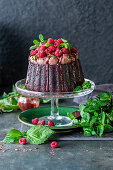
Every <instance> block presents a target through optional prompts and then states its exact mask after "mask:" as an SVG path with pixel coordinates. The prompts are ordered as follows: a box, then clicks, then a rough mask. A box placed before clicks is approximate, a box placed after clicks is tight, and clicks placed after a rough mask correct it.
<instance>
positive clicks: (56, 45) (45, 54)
mask: <svg viewBox="0 0 113 170" xmlns="http://www.w3.org/2000/svg"><path fill="white" fill-rule="evenodd" d="M39 39H40V42H39V41H38V40H34V41H33V43H34V46H31V47H30V50H31V52H30V57H29V59H30V60H31V61H32V62H33V63H37V64H42V65H45V64H47V62H48V64H50V65H54V64H58V63H59V62H60V63H61V64H67V63H71V62H73V61H75V60H76V59H77V58H78V52H77V50H76V49H75V48H73V47H72V45H71V44H70V43H68V42H67V40H65V39H63V38H61V39H58V40H56V39H55V40H54V39H52V38H48V40H44V37H43V35H42V34H40V35H39Z"/></svg>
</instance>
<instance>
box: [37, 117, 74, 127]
mask: <svg viewBox="0 0 113 170" xmlns="http://www.w3.org/2000/svg"><path fill="white" fill-rule="evenodd" d="M39 120H44V121H45V125H48V121H49V120H51V121H53V122H54V124H55V126H57V127H58V126H60V127H61V126H72V120H71V119H70V118H68V117H66V116H43V117H40V118H39Z"/></svg>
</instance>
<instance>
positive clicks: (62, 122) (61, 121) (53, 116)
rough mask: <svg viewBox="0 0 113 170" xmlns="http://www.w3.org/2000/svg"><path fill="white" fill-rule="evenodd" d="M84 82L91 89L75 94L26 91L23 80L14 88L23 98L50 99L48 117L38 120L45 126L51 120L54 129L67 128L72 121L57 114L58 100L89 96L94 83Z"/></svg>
mask: <svg viewBox="0 0 113 170" xmlns="http://www.w3.org/2000/svg"><path fill="white" fill-rule="evenodd" d="M85 81H89V82H90V83H91V88H90V89H84V90H82V91H80V92H77V93H73V92H60V93H58V92H55V93H50V92H36V91H31V90H27V89H26V88H25V79H22V80H19V81H18V82H16V84H15V86H16V89H17V91H18V92H19V93H20V94H22V95H24V96H27V97H38V98H51V108H50V112H49V114H48V116H47V115H45V116H43V115H42V117H40V119H41V120H45V122H46V125H47V122H48V121H49V120H52V121H53V122H54V124H55V127H64V126H65V127H67V126H72V120H71V119H70V118H69V117H67V116H63V115H61V114H59V113H60V112H59V105H58V99H63V98H74V97H80V96H85V95H87V94H90V93H91V92H92V91H93V90H94V87H95V83H94V82H93V81H91V80H88V79H85ZM23 87H24V88H23Z"/></svg>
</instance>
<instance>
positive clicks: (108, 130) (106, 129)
mask: <svg viewBox="0 0 113 170" xmlns="http://www.w3.org/2000/svg"><path fill="white" fill-rule="evenodd" d="M112 131H113V127H112V126H111V125H108V124H106V125H104V132H112Z"/></svg>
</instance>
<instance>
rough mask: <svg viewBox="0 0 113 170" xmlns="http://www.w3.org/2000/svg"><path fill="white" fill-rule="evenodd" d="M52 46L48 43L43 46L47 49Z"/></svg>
mask: <svg viewBox="0 0 113 170" xmlns="http://www.w3.org/2000/svg"><path fill="white" fill-rule="evenodd" d="M51 45H52V44H50V43H48V42H47V43H46V44H44V45H43V46H46V47H49V46H51Z"/></svg>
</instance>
